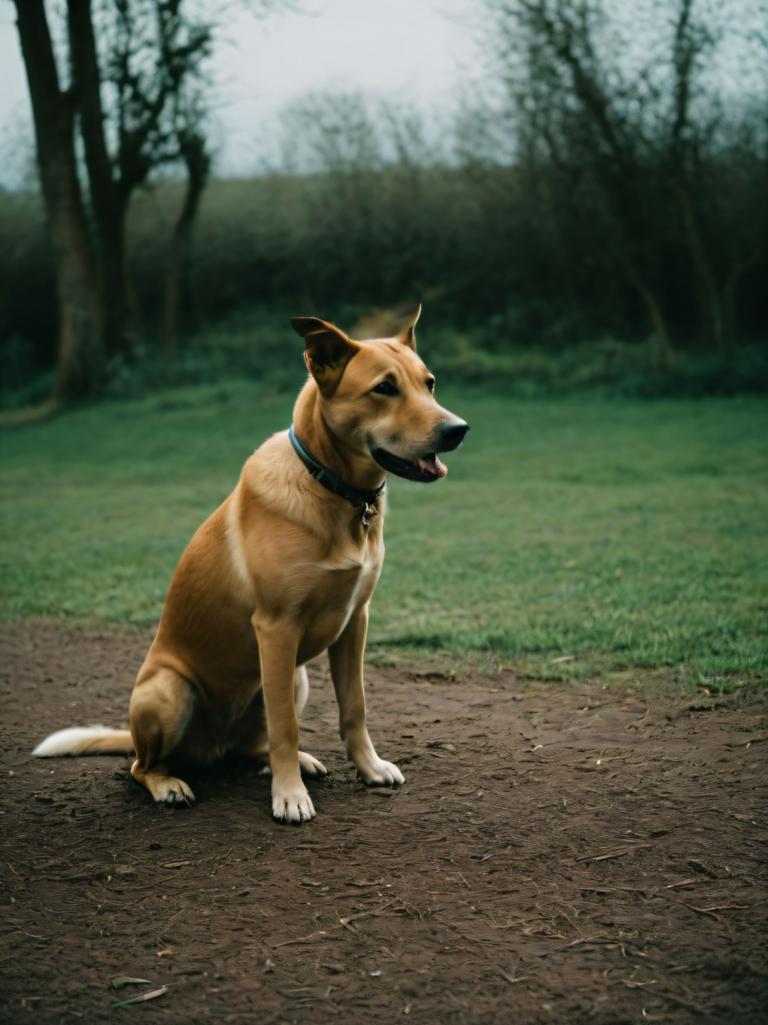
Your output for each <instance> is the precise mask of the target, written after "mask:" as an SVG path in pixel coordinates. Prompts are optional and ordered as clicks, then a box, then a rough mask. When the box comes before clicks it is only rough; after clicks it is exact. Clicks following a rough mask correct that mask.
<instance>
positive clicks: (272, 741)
mask: <svg viewBox="0 0 768 1025" xmlns="http://www.w3.org/2000/svg"><path fill="white" fill-rule="evenodd" d="M253 626H254V630H255V631H256V639H257V640H258V642H259V661H260V663H261V686H262V688H263V692H264V706H265V708H266V712H267V733H268V735H269V762H270V766H271V768H272V814H273V815H274V817H275V818H276V819H279V820H280V821H281V822H307V821H309V819H312V818H314V817H315V809H314V806H313V804H312V800H311V798H310V796H309V794H308V793H307V788H306V787H305V786H304V784H303V783H302V781H301V768H300V763H299V717H298V714H297V712H296V695H295V687H294V674H295V672H296V653H297V651H298V636H297V634H296V631H295V630H293V629H292V628H290V627H289V626H286V625H285V624H281V623H269V624H266V625H265V624H262V623H259V624H257V623H256V622H255V621H254V624H253Z"/></svg>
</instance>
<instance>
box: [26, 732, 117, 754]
mask: <svg viewBox="0 0 768 1025" xmlns="http://www.w3.org/2000/svg"><path fill="white" fill-rule="evenodd" d="M132 751H133V739H132V737H131V734H130V731H129V730H111V729H110V728H109V727H108V726H70V727H69V728H68V729H66V730H58V731H57V732H56V733H52V734H51V735H50V737H46V738H45V740H42V741H41V742H40V743H39V744H38V745H37V747H36V748H35V750H34V751H33V752H32V754H33V755H34V756H35V757H36V758H56V757H57V756H58V755H122V754H130V753H131V752H132Z"/></svg>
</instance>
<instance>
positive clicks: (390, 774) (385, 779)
mask: <svg viewBox="0 0 768 1025" xmlns="http://www.w3.org/2000/svg"><path fill="white" fill-rule="evenodd" d="M357 771H358V772H359V773H360V776H361V778H362V780H363V781H364V782H365V783H367V784H368V786H369V787H399V786H400V785H401V784H403V783H405V776H404V775H403V774H402V772H401V771H400V770H399V769H398V767H397V766H396V765H395V764H394V762H385V761H384V759H383V758H379V756H378V755H376V756H375V757H373V758H367V759H366V760H365V761H361V762H359V763H358V765H357Z"/></svg>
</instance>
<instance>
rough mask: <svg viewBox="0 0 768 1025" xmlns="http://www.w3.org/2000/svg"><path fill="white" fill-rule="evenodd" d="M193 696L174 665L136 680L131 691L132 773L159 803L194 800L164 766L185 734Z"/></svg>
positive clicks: (191, 709)
mask: <svg viewBox="0 0 768 1025" xmlns="http://www.w3.org/2000/svg"><path fill="white" fill-rule="evenodd" d="M194 700H195V698H194V694H193V692H192V688H191V687H190V685H189V683H188V682H187V681H186V680H185V679H184V677H183V676H181V675H180V674H179V673H177V672H176V671H175V670H173V669H159V670H158V671H157V672H156V673H154V674H153V675H152V676H150V677H148V678H147V679H146V680H142V681H141V683H138V684H137V685H136V687H135V688H134V691H133V694H132V695H131V711H130V718H131V735H132V736H133V742H134V745H135V747H136V761H135V762H134V763H133V765H132V766H131V775H132V776H133V778H134V779H135V780H136V782H137V783H141V784H142V785H143V786H145V787H146V788H147V790H148V791H149V792H150V794H152V796H153V797H154V799H155V800H156V801H158V802H160V803H162V804H191V803H192V802H193V801H194V800H195V795H194V794H193V793H192V790H191V789H190V787H189V785H188V784H187V783H185V782H184V780H183V779H178V778H177V777H175V776H171V775H170V773H169V772H168V768H167V766H166V761H167V759H168V758H169V757H170V756H171V754H172V753H173V751H174V750H175V748H177V747H178V745H179V743H180V741H181V739H182V738H183V736H184V730H185V728H186V726H187V724H188V723H189V720H190V718H191V717H192V712H193V710H194Z"/></svg>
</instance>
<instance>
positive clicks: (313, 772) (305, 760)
mask: <svg viewBox="0 0 768 1025" xmlns="http://www.w3.org/2000/svg"><path fill="white" fill-rule="evenodd" d="M299 765H300V766H301V771H302V773H303V774H304V775H305V776H310V777H311V778H312V779H319V778H320V777H321V776H327V775H328V770H327V769H326V767H325V766H324V765H323V763H322V762H320V761H318V759H317V758H315V756H314V755H310V754H307V752H306V751H299Z"/></svg>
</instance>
